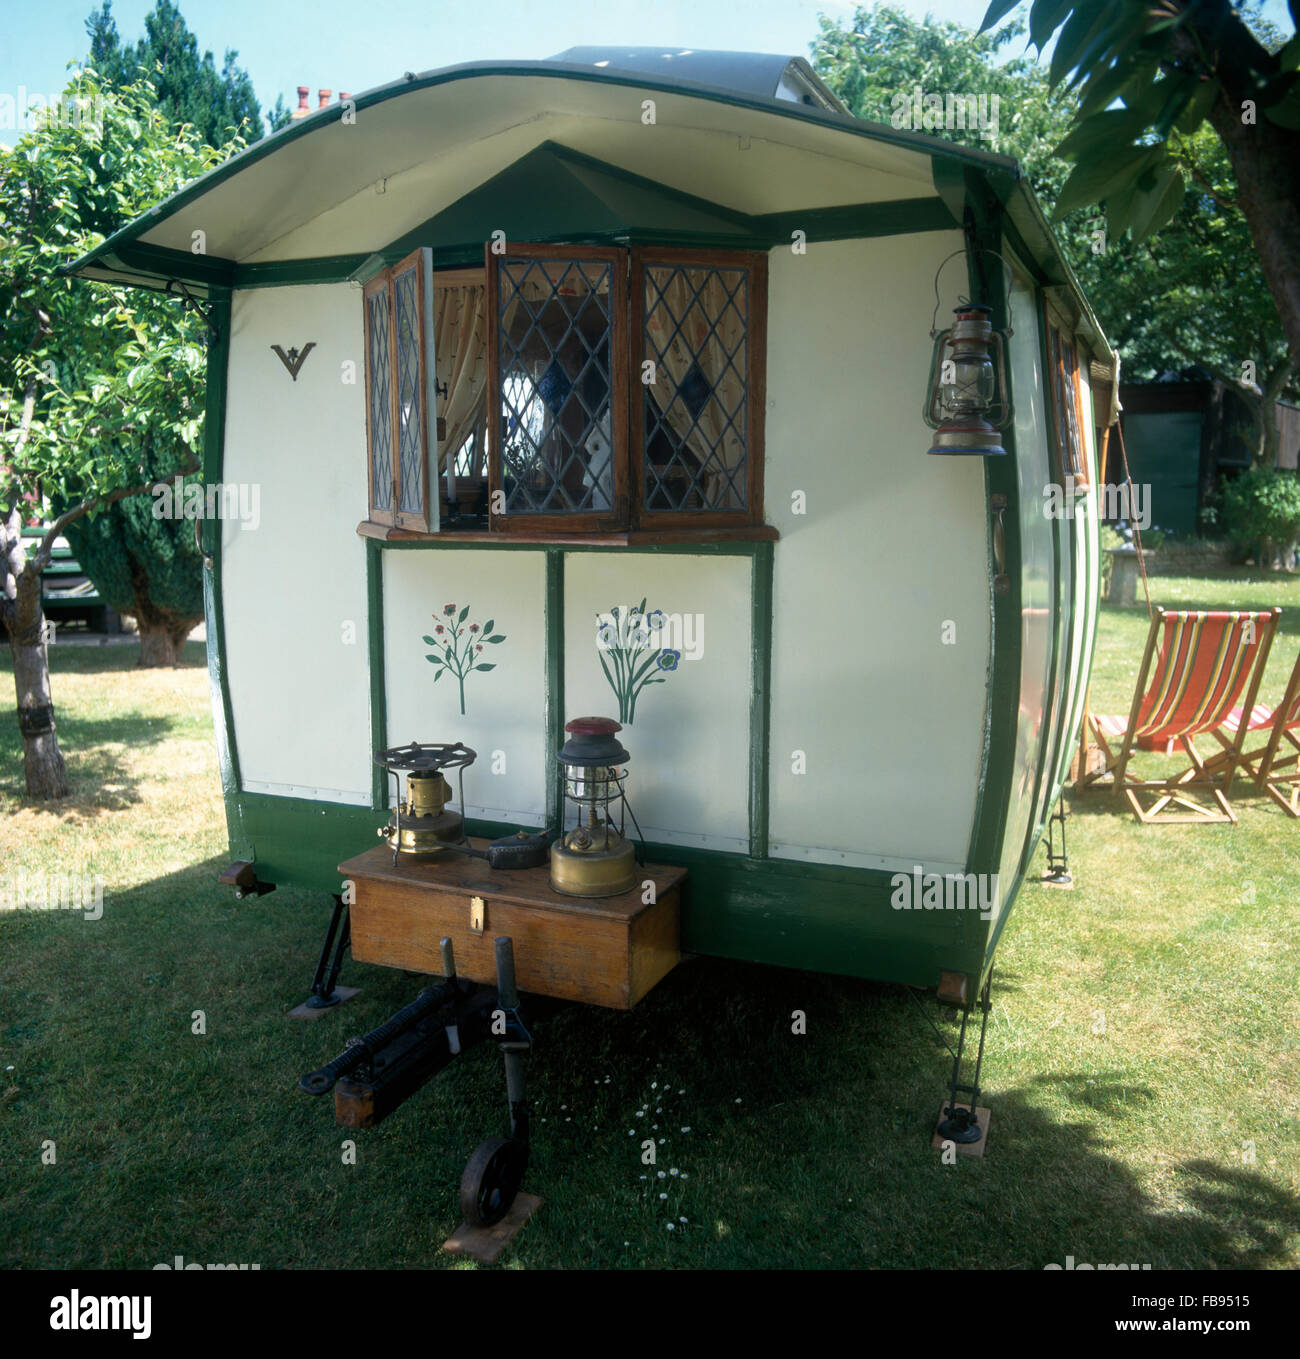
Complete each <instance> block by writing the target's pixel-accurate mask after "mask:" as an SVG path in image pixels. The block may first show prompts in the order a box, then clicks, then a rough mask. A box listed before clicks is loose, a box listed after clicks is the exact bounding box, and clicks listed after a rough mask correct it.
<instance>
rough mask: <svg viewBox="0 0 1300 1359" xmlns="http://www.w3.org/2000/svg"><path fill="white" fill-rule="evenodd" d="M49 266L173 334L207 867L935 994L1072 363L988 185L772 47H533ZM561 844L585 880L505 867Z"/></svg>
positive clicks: (591, 987) (1075, 629)
mask: <svg viewBox="0 0 1300 1359" xmlns="http://www.w3.org/2000/svg"><path fill="white" fill-rule="evenodd" d="M75 269H76V272H78V273H79V274H80V275H81V276H82V277H85V278H90V279H106V280H113V281H117V282H126V283H130V284H134V285H138V286H142V287H151V288H159V289H170V290H172V291H173V292H177V293H181V294H183V295H185V296H187V297H188V298H189V299H192V300H193V301H194V302H196V303H197V304H198V305H200V306H201V307H202V308H203V309H204V311H205V314H206V317H207V322H208V325H209V327H210V332H211V343H210V349H209V381H208V398H207V422H206V426H205V437H204V467H203V477H204V480H205V481H206V482H207V483H208V484H209V485H212V486H219V487H221V488H223V489H224V490H225V491H227V492H228V491H229V490H230V489H231V488H232V487H233V488H240V487H248V486H252V487H256V488H257V492H258V494H257V497H256V500H257V504H258V507H259V513H258V515H257V521H256V523H254V522H252V520H251V519H250V517H249V516H243V517H242V518H241V517H240V516H239V515H238V514H237V513H231V514H227V515H226V516H225V517H222V518H219V519H218V520H217V521H215V522H214V521H213V520H212V519H210V518H206V519H204V520H203V521H202V522H200V523H199V525H198V530H199V532H201V534H202V540H203V544H204V550H205V552H206V554H207V556H206V565H205V582H206V601H207V615H206V616H207V635H208V648H209V664H210V671H211V678H212V693H213V706H214V713H215V717H216V729H217V739H218V742H219V746H220V757H221V770H222V780H223V786H224V791H225V800H226V809H227V817H228V822H229V835H230V852H231V858H232V861H233V866H232V870H231V874H230V876H231V877H232V879H233V880H235V881H236V882H237V883H238V884H239V886H240V887H241V889H242V890H246V891H252V890H259V891H260V890H267V889H268V888H269V887H270V886H272V885H274V884H279V883H297V884H302V885H306V886H309V887H313V888H317V889H319V890H320V891H321V892H322V893H336V894H339V895H340V896H341V897H342V898H344V901H345V904H347V905H349V906H350V907H351V911H352V919H351V943H352V949H353V952H354V955H355V956H356V957H358V958H360V959H362V960H363V961H375V962H387V963H389V964H392V965H395V966H401V967H406V968H411V969H414V970H419V971H425V972H429V973H437V974H440V975H441V974H442V971H443V969H442V968H441V967H440V965H439V964H440V961H442V959H443V955H442V953H441V952H440V949H441V945H442V941H443V939H444V937H445V938H446V939H448V940H449V941H450V943H451V951H452V953H453V954H454V962H455V964H456V965H457V966H458V967H459V969H460V975H461V976H462V978H464V979H466V980H469V981H475V982H486V981H490V980H491V979H492V977H493V976H494V975H495V974H494V968H495V962H496V959H495V955H494V953H493V949H492V942H493V940H494V939H495V938H496V937H497V936H501V935H508V936H509V937H510V938H511V939H512V940H513V945H514V947H513V954H514V965H515V967H516V969H517V972H518V984H519V986H520V988H521V989H522V990H524V991H526V992H539V993H549V994H553V995H558V996H562V997H568V998H572V999H580V1000H591V1001H594V1002H596V1003H599V1004H605V1005H613V1006H625V1005H630V1004H632V1003H635V1001H636V1000H637V999H638V998H639V997H640V995H642V994H644V991H645V990H647V989H648V988H649V987H650V986H652V985H653V984H654V983H655V982H656V981H657V980H658V979H659V978H660V977H661V976H662V975H664V973H665V972H666V971H667V970H668V969H669V968H670V967H671V966H672V963H673V960H674V959H675V958H676V957H677V955H678V951H679V950H680V951H682V952H690V953H692V954H700V955H715V956H724V957H729V958H736V959H745V960H750V961H754V962H759V963H770V964H779V965H784V966H794V967H800V968H810V969H818V970H823V971H827V972H836V973H844V974H850V975H854V976H861V977H867V978H877V979H882V980H887V981H893V982H899V983H905V984H909V985H912V986H915V987H920V988H928V989H933V990H937V992H938V993H939V994H940V996H941V997H943V998H944V999H946V1000H948V1001H950V1002H952V1003H954V1004H956V1005H958V1006H960V1007H966V1008H967V1009H968V1010H969V1009H970V1008H972V1007H977V1005H978V1001H979V998H980V997H981V995H982V994H983V991H984V987H985V983H986V981H987V979H988V976H989V971H990V968H991V965H992V961H993V956H994V951H995V948H996V946H997V942H998V938H999V936H1000V934H1001V932H1002V930H1003V928H1004V926H1005V924H1006V921H1007V914H1008V911H1009V910H1010V908H1011V904H1012V902H1013V900H1014V899H1015V896H1016V892H1017V888H1018V887H1019V885H1020V883H1021V881H1022V880H1023V878H1024V877H1025V875H1026V874H1027V873H1029V872H1030V871H1031V861H1032V860H1033V858H1034V854H1035V849H1036V847H1037V846H1038V844H1039V842H1040V839H1041V838H1042V835H1043V832H1044V828H1045V826H1046V824H1047V821H1048V818H1049V816H1050V814H1051V811H1052V809H1053V807H1054V805H1055V804H1056V802H1057V799H1058V797H1059V794H1060V790H1061V787H1062V784H1063V781H1064V779H1065V777H1066V773H1067V770H1068V767H1069V763H1070V758H1071V751H1072V745H1073V740H1074V737H1075V736H1076V734H1077V733H1078V731H1079V728H1080V718H1081V710H1082V706H1083V701H1084V692H1085V688H1086V684H1087V678H1088V669H1089V664H1090V659H1091V653H1092V646H1093V635H1094V624H1095V618H1096V604H1097V556H1098V539H1097V517H1096V491H1095V487H1096V482H1097V475H1096V467H1097V446H1098V444H1099V442H1100V436H1101V433H1102V432H1103V431H1105V430H1106V429H1107V428H1108V427H1109V425H1110V423H1111V421H1112V418H1113V414H1114V409H1113V407H1114V393H1115V390H1116V380H1117V376H1118V372H1117V360H1116V357H1115V355H1114V354H1113V353H1112V351H1111V350H1110V348H1109V346H1108V344H1107V342H1106V340H1105V338H1104V336H1103V335H1102V333H1101V331H1100V329H1099V327H1098V325H1097V322H1096V320H1095V318H1094V316H1093V314H1092V312H1091V311H1090V309H1089V307H1088V304H1087V301H1086V300H1085V299H1084V297H1083V296H1082V295H1081V293H1080V290H1079V288H1078V286H1077V283H1076V281H1075V279H1074V277H1073V275H1072V273H1071V270H1070V267H1069V264H1068V262H1067V261H1066V260H1065V259H1064V258H1063V257H1062V255H1061V252H1060V250H1059V248H1058V245H1057V244H1056V242H1055V240H1054V239H1053V236H1052V233H1051V231H1050V229H1049V227H1048V226H1047V223H1046V219H1045V217H1044V215H1043V213H1042V211H1041V209H1040V208H1039V206H1038V205H1037V204H1036V202H1035V201H1034V199H1033V197H1032V196H1031V194H1030V192H1029V190H1028V188H1027V187H1026V185H1025V183H1024V181H1023V180H1022V179H1021V177H1020V175H1019V173H1018V171H1017V168H1016V166H1015V164H1014V163H1013V162H1012V161H1010V160H1007V159H1005V158H1003V157H999V156H996V155H992V154H988V153H985V152H982V151H980V150H974V149H969V148H966V147H964V146H959V145H956V144H954V143H952V142H948V141H944V140H940V139H937V138H934V137H930V136H926V135H924V134H923V133H918V132H914V131H907V130H896V129H895V128H893V127H890V126H885V125H878V124H873V123H866V122H862V121H860V120H858V119H855V118H853V117H851V116H849V115H848V114H847V113H845V112H844V111H843V110H842V109H841V108H840V107H839V106H838V105H837V103H836V101H835V100H834V98H833V97H832V96H831V95H830V94H829V92H827V91H826V90H825V89H824V87H822V86H821V84H820V82H819V81H818V80H817V79H816V77H815V76H814V75H813V73H812V71H811V70H810V69H809V68H808V66H807V65H806V63H803V62H802V61H798V60H791V59H788V58H784V57H767V56H756V55H750V54H738V53H703V52H700V53H693V52H666V51H664V52H647V51H644V50H633V51H616V50H611V51H595V50H593V49H583V48H577V49H573V50H571V51H569V52H566V53H564V54H562V55H561V56H560V57H558V58H556V59H554V60H550V61H542V62H483V63H474V64H470V65H462V66H454V67H450V68H447V69H444V70H436V71H432V72H428V73H426V74H423V75H416V74H408V75H406V76H405V77H404V78H403V79H400V80H396V81H394V82H392V83H391V84H388V85H385V86H382V87H380V88H378V89H374V90H371V91H369V92H368V93H365V94H362V95H359V96H357V97H356V98H355V99H350V100H347V101H345V102H343V103H338V104H334V105H332V106H330V107H327V108H323V109H321V110H319V111H318V112H316V113H313V114H312V115H311V116H310V117H306V118H304V119H302V120H301V121H299V122H296V123H294V124H293V125H291V126H290V127H288V128H286V129H285V130H284V131H282V132H280V133H278V134H277V135H275V136H273V137H269V138H267V139H266V140H264V141H261V142H259V143H257V144H256V145H254V146H252V147H251V148H249V149H248V150H246V151H245V152H243V153H242V154H241V155H238V156H236V157H235V158H233V159H232V160H230V161H229V162H228V163H226V164H225V165H223V166H221V167H220V168H218V169H216V170H214V171H213V172H211V173H210V174H208V175H207V176H205V177H204V178H202V179H200V180H198V181H196V182H195V183H193V184H191V185H189V186H188V187H186V188H184V189H183V190H182V191H180V192H179V193H177V194H176V195H174V196H173V197H172V198H170V199H168V200H167V201H165V202H163V203H161V204H159V205H158V206H157V207H155V208H153V209H152V210H151V211H150V212H148V213H147V214H145V215H144V216H143V217H141V218H140V219H138V220H137V221H135V222H133V223H131V224H130V225H129V226H127V227H125V228H123V229H122V230H120V231H118V232H117V233H116V234H115V235H113V236H112V237H110V238H109V239H108V240H106V241H105V242H104V243H103V244H102V245H101V246H100V247H99V248H98V249H96V250H94V251H93V252H92V253H91V254H89V255H87V256H86V257H85V258H84V259H83V260H82V261H80V262H79V263H78V265H77V266H75ZM954 313H956V314H955V315H954ZM936 318H937V319H936ZM220 503H222V504H223V505H227V506H233V505H236V504H237V503H238V498H237V496H235V495H223V496H222V497H220ZM590 714H595V715H598V716H599V717H602V718H604V719H607V720H606V721H604V722H599V721H597V722H585V723H584V722H583V721H580V720H579V721H577V722H575V719H582V718H584V717H585V716H586V715H590ZM566 728H571V729H568V730H566ZM411 743H417V744H416V745H415V746H412V744H411ZM584 743H586V744H585V746H584ZM602 743H604V744H603V745H602ZM580 746H581V747H583V748H584V749H586V748H588V747H590V748H591V749H594V750H597V755H596V756H595V757H593V758H594V759H595V763H592V762H591V761H588V762H587V763H585V764H584V763H582V762H581V760H579V759H577V757H574V759H565V758H562V757H563V755H564V752H565V751H566V750H567V751H569V753H570V754H571V755H572V753H573V750H574V749H576V748H577V747H580ZM600 750H603V751H604V752H605V753H604V754H603V755H601V754H599V751H600ZM384 752H387V754H386V755H385V754H384ZM377 755H379V756H380V759H379V761H378V762H377V758H376V757H377ZM470 761H472V762H470ZM602 761H603V763H602ZM611 770H613V771H615V773H614V775H610V771H611ZM624 772H625V774H626V777H625V778H624V777H623V775H624ZM607 776H608V777H607ZM458 782H459V783H461V784H463V799H462V795H461V793H460V792H459V791H458V788H457V784H458ZM571 798H576V801H574V800H571ZM584 798H585V799H586V800H585V801H584ZM624 799H625V802H624ZM399 801H400V805H399ZM606 804H614V805H615V806H616V810H615V811H614V812H613V813H612V816H613V820H614V822H615V824H616V827H617V830H616V831H610V830H609V829H608V822H609V816H607V815H606ZM624 806H625V807H626V812H627V813H628V814H626V815H625V812H624ZM462 812H463V816H464V822H463V826H462V823H461V821H460V820H459V817H460V815H461V813H462ZM584 818H585V819H584ZM390 823H391V824H390ZM386 826H388V827H389V829H388V830H385V827H386ZM593 827H594V828H597V829H599V830H600V834H601V835H603V837H604V838H603V839H602V842H601V844H602V847H607V846H608V844H609V843H610V836H611V835H614V837H615V838H614V841H613V843H615V844H616V845H618V846H619V848H618V851H617V852H612V851H611V853H610V855H609V857H608V859H607V860H605V861H603V862H602V863H600V864H596V861H595V860H594V859H591V860H588V861H584V862H583V863H582V864H580V865H579V869H580V875H579V893H580V892H581V891H582V890H585V887H594V888H595V889H596V890H597V891H599V890H603V889H602V884H605V885H611V884H612V885H616V886H619V888H620V892H619V893H618V894H612V895H607V896H604V897H601V896H594V895H581V894H575V893H574V892H573V891H572V890H570V891H568V892H565V891H563V890H561V891H556V890H554V886H553V884H554V883H555V882H556V876H555V875H556V872H557V868H556V860H555V856H554V855H552V856H551V865H550V869H549V870H548V868H547V866H546V865H545V864H544V863H541V860H543V859H545V857H546V846H547V844H549V843H550V842H558V840H559V837H560V836H561V835H562V834H564V835H568V836H570V837H572V836H573V835H574V834H575V833H576V832H582V834H581V835H579V836H578V840H579V841H581V840H582V839H583V838H584V837H585V838H586V840H587V842H588V848H590V843H589V842H590V840H591V836H589V835H587V833H586V832H587V830H591V829H592V828H593ZM584 828H585V829H584ZM602 828H603V829H602ZM377 832H379V833H380V834H381V835H383V836H384V841H383V842H382V843H381V842H380V841H379V840H377V838H376V836H377ZM464 833H467V834H468V836H469V838H470V845H471V847H473V846H476V847H478V848H479V850H480V851H481V852H482V853H483V854H487V853H489V852H491V853H492V854H493V855H494V856H495V857H494V860H493V861H489V860H488V859H485V858H475V857H470V856H468V855H465V854H463V853H461V852H459V851H458V850H445V851H444V850H443V849H442V848H441V847H440V846H442V845H448V844H451V843H452V842H456V841H460V839H461V837H462V834H464ZM521 833H522V834H521ZM511 837H514V838H513V839H511ZM487 840H501V841H503V843H502V844H501V845H498V846H497V847H496V849H495V850H493V851H488V850H487V848H486V847H485V842H486V841H487ZM390 842H391V852H390ZM623 842H627V843H630V844H631V845H632V846H633V853H634V868H633V870H632V873H631V877H628V876H627V874H626V869H627V859H626V853H627V851H626V850H625V849H624V848H622V844H623ZM566 843H568V844H569V847H570V848H572V847H573V844H572V843H571V842H566ZM539 845H540V849H539V848H538V846H539ZM620 854H621V855H622V856H623V857H622V859H621V860H620V858H619V856H620ZM512 855H513V856H514V859H513V861H514V862H516V863H532V864H533V865H534V866H533V867H514V868H511V867H507V866H504V865H505V864H507V863H509V862H511V861H512V859H511V856H512ZM362 860H364V863H362V864H361V866H360V867H358V866H357V865H358V862H359V861H362ZM341 864H344V865H348V866H349V867H347V868H345V870H344V871H343V872H341V871H340V865H341ZM538 864H540V865H541V866H538ZM548 871H549V873H550V878H549V880H548V877H547V875H548ZM603 872H608V873H609V875H610V876H608V877H602V873H603ZM655 874H658V875H659V880H658V884H657V887H655V886H652V887H651V888H649V889H646V890H643V888H642V883H643V882H649V881H650V880H651V879H653V878H654V877H655ZM402 875H405V876H404V877H403V876H402ZM396 878H401V881H400V882H399V881H397V880H396ZM344 880H346V881H347V882H348V883H349V891H350V892H352V895H349V892H345V891H344V889H343V888H342V887H341V885H340V884H341V883H342V882H343V881H344ZM633 880H634V882H635V885H634V886H633V887H632V888H631V889H630V890H623V884H625V882H627V881H633ZM524 884H532V885H530V886H527V887H525V885H524ZM567 885H568V887H569V888H570V889H572V887H573V883H572V881H570V882H569V883H568V884H567ZM561 886H564V884H563V883H562V884H561ZM660 889H662V890H660ZM548 893H549V895H548ZM422 894H424V895H422ZM643 897H648V898H653V900H652V901H649V902H643V901H642V898H643ZM954 898H955V899H954ZM430 903H432V904H430ZM642 906H644V908H645V912H653V911H654V910H655V909H656V908H659V913H658V914H657V915H655V918H654V919H647V918H646V917H645V915H644V914H643V913H641V912H642ZM426 908H427V909H426ZM557 922H559V923H557ZM602 931H604V933H602ZM598 935H599V938H597V936H598ZM330 980H331V981H332V978H331V979H330ZM508 989H509V988H508V987H507V990H508ZM445 999H446V998H445V997H443V1000H445ZM399 1027H400V1026H399Z"/></svg>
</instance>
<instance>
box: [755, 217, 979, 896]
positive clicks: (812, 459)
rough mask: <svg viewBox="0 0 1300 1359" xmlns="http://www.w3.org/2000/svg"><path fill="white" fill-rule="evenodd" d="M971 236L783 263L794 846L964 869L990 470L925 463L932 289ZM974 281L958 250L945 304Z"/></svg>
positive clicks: (774, 451)
mask: <svg viewBox="0 0 1300 1359" xmlns="http://www.w3.org/2000/svg"><path fill="white" fill-rule="evenodd" d="M960 248H961V237H960V236H959V235H957V234H955V233H947V232H942V233H928V234H925V235H920V236H911V237H889V238H884V239H879V240H860V241H841V242H833V243H827V244H813V245H810V246H809V247H808V253H807V254H806V255H803V256H799V255H794V254H793V253H792V252H791V251H790V250H785V249H778V250H774V251H773V252H772V255H771V267H770V301H769V310H768V335H769V344H768V360H767V374H768V377H767V389H768V410H767V424H766V431H767V435H766V437H767V473H766V483H765V497H766V501H767V519H768V522H769V523H773V524H775V525H776V526H777V527H778V528H779V529H780V531H781V541H780V542H779V543H778V544H777V545H776V555H775V580H774V606H773V607H774V625H773V626H774V637H773V648H772V757H771V792H770V808H771V819H770V840H771V851H772V853H773V854H774V855H776V856H778V857H781V858H798V859H815V860H818V861H821V862H826V863H853V862H860V861H867V862H870V861H871V860H870V857H869V856H879V857H880V858H881V859H883V860H885V861H887V862H891V863H894V862H899V861H906V862H907V863H908V864H909V865H910V864H913V863H919V864H922V865H923V866H926V867H927V868H928V867H929V866H930V865H952V864H956V865H963V864H964V863H965V862H966V854H967V849H968V846H969V841H970V834H971V827H972V824H973V820H974V812H975V800H976V791H977V784H978V779H979V771H980V756H981V750H982V741H983V731H984V720H985V706H986V691H987V677H988V664H989V609H990V593H989V568H988V565H987V561H988V520H987V515H986V513H985V492H984V466H983V462H982V460H981V459H979V458H960V457H946V458H945V457H928V456H927V455H926V452H925V450H926V449H927V448H928V447H929V443H930V440H929V431H928V430H927V429H926V427H925V425H924V423H923V422H922V420H921V408H922V401H923V395H924V388H925V381H926V375H927V373H928V371H929V359H930V348H931V344H930V339H929V328H930V312H931V308H932V307H933V305H934V302H933V288H932V282H933V279H934V275H935V271H936V270H937V269H938V267H939V265H940V262H941V261H942V260H943V259H944V257H945V256H947V255H949V254H951V252H952V251H954V250H958V249H960ZM964 284H965V272H964V266H963V263H962V261H961V260H960V259H957V260H954V261H952V262H951V263H950V264H949V265H948V267H947V269H945V271H944V273H943V285H944V286H943V298H944V306H945V308H948V307H951V306H953V305H955V303H956V300H957V299H956V296H955V290H956V289H957V288H959V287H963V286H964ZM947 314H948V315H949V316H950V315H951V312H948V313H947ZM943 315H944V314H943V313H941V319H940V322H939V324H940V325H941V326H942V325H943V324H945V322H944V320H943ZM796 493H802V496H803V502H802V508H803V509H804V510H805V511H806V512H805V513H802V514H800V513H796V510H797V509H798V508H800V506H799V505H797V504H795V503H794V502H793V500H792V497H794V496H795V495H796ZM949 623H950V624H951V625H952V626H953V628H954V629H955V643H954V644H952V645H945V644H944V640H943V634H944V628H945V624H949ZM796 752H803V757H804V760H805V762H806V772H804V773H802V774H800V773H796V772H794V769H795V768H796V763H795V762H796V760H797V759H798V756H797V755H796ZM850 855H851V856H855V857H853V858H849V857H848V856H850ZM857 856H868V858H867V859H866V860H860V859H859V858H858V857H857ZM938 871H942V869H939V870H938Z"/></svg>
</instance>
